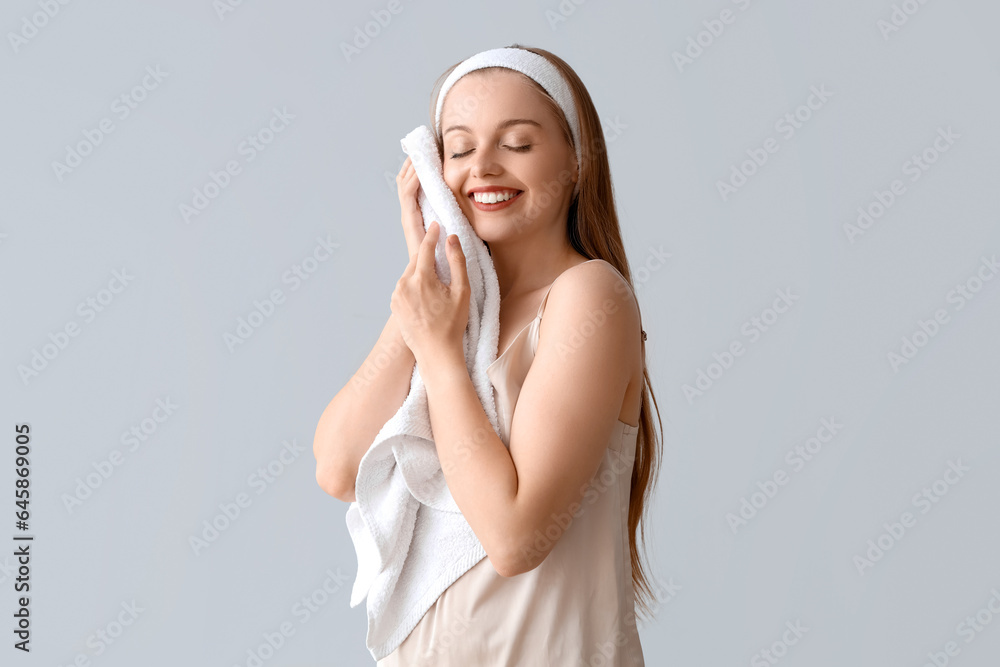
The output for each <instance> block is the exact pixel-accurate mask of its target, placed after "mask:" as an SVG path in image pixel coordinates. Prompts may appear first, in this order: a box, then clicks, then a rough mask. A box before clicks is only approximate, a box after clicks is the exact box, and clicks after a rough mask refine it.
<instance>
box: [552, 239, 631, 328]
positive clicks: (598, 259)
mask: <svg viewBox="0 0 1000 667" xmlns="http://www.w3.org/2000/svg"><path fill="white" fill-rule="evenodd" d="M587 262H605V263H607V265H608V266H610V267H611V268H612V269H614V271H615V273H617V274H618V275H619V276H621V279H622V282H624V283H625V284H626V285H628V286H629V289H630V290H631V291H632V298H633V299H635V305H636V308H637V309H638V306H639V297H637V296H636V294H635V290H634V289H633V288H632V286H631V285H629V284H628V281H627V280H625V276H624V275H622V272H621V271H619V270H618V269H617V268H615V265H614V264H612V263H611V262H608V261H607V260H605V259H602V258H600V257H596V258H594V259H588V260H587V261H585V262H580V264H586V263H587ZM559 275H562V274H561V273H560V274H559ZM556 280H559V276H556ZM555 284H556V281H555V280H553V281H552V285H555ZM552 285H549V289H547V290H545V296H543V297H542V302H541V303H540V304H538V313H537V314H536V315H535V317H536V318H537V317H541V316H542V311H543V310H545V302H546V301H548V299H549V292H550V291H551V290H552ZM638 310H639V330H640V331H642V340H643V343H645V341H646V331H645V330H644V329H643V328H642V310H641V309H638Z"/></svg>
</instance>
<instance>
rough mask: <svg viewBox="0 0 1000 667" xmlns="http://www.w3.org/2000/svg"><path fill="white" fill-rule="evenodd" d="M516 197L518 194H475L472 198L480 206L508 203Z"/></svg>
mask: <svg viewBox="0 0 1000 667" xmlns="http://www.w3.org/2000/svg"><path fill="white" fill-rule="evenodd" d="M515 195H517V193H516V192H473V193H472V198H473V199H475V200H476V201H477V202H479V203H480V204H496V203H497V202H501V201H507V200H508V199H510V198H511V197H513V196H515Z"/></svg>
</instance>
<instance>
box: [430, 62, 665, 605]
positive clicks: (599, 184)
mask: <svg viewBox="0 0 1000 667" xmlns="http://www.w3.org/2000/svg"><path fill="white" fill-rule="evenodd" d="M510 48H517V49H524V50H526V51H531V52H532V53H536V54H538V55H540V56H542V57H543V58H546V59H547V60H548V61H549V62H550V63H552V65H554V66H555V67H556V69H557V70H559V72H560V73H561V74H562V76H563V78H565V79H566V82H567V83H568V84H569V87H570V89H571V90H572V91H573V99H574V101H575V102H576V109H577V114H578V116H579V121H580V143H581V144H583V146H582V157H583V160H582V164H581V165H580V173H579V181H580V191H579V193H578V194H577V196H576V197H574V198H573V201H572V202H571V203H570V207H569V215H568V218H567V224H566V231H567V234H568V235H569V241H570V243H571V244H572V246H573V248H574V249H576V251H577V252H579V253H580V254H581V255H584V256H585V257H587V259H603V260H605V261H606V262H608V263H610V264H611V265H613V266H614V267H615V268H616V269H618V270H619V271H620V272H621V274H622V275H623V276H624V277H625V278H626V279H627V280H628V284H629V285H630V286H632V287H633V290H634V286H633V283H632V272H631V271H630V269H629V264H628V258H627V257H626V255H625V247H624V244H623V243H622V236H621V229H620V228H619V226H618V213H617V211H616V207H615V198H614V189H613V187H612V184H611V167H610V165H609V163H608V156H607V145H606V144H605V141H604V131H603V129H602V128H601V121H600V118H599V117H598V115H597V109H596V108H595V107H594V103H593V101H591V99H590V93H588V92H587V88H586V87H585V86H584V85H583V82H582V81H581V80H580V77H579V76H577V74H576V72H574V71H573V69H572V68H571V67H570V66H569V65H568V64H566V62H565V61H564V60H562V59H561V58H559V57H558V56H556V55H554V54H552V53H550V52H548V51H545V50H544V49H538V48H531V47H526V46H521V45H520V44H511V45H510ZM459 64H461V63H455V64H454V65H452V66H451V67H450V68H448V69H447V70H446V71H445V72H444V73H443V74H442V75H441V76H440V77H439V78H438V80H437V82H435V85H434V90H433V92H432V93H431V107H430V116H431V127H432V128H433V127H434V122H433V121H434V116H435V111H436V109H437V97H438V93H439V91H440V88H441V85H442V84H443V83H444V80H445V79H446V78H447V77H448V75H449V74H450V73H451V72H452V70H454V69H455V67H457V66H458V65H459ZM486 69H492V68H483V69H481V70H474V71H473V72H472V73H475V72H481V71H484V70H486ZM508 71H512V70H508ZM525 79H526V80H527V81H529V82H531V83H532V84H533V85H534V87H535V88H536V89H537V90H539V91H540V92H541V93H542V95H543V96H544V99H545V100H546V102H547V103H548V104H549V106H550V108H551V109H552V111H553V112H554V114H555V117H556V118H558V119H559V120H560V124H561V126H562V129H563V133H564V134H565V136H566V140H567V142H569V143H570V144H571V145H572V142H573V138H572V134H571V132H570V129H569V123H567V122H566V117H565V115H564V114H563V112H562V109H560V108H559V105H558V104H556V102H555V100H553V99H552V98H551V97H550V96H549V95H548V93H546V92H545V89H544V88H542V87H541V86H539V85H538V84H537V83H536V82H535V81H533V80H531V79H529V78H528V77H525ZM435 137H436V139H437V146H438V154H439V157H443V155H444V143H443V141H442V138H441V135H440V133H439V132H437V131H435ZM641 346H642V377H643V385H642V391H641V394H642V403H641V407H640V409H639V434H638V438H637V440H636V452H635V463H634V464H633V467H632V480H631V485H630V494H629V507H628V532H629V554H630V560H631V564H632V584H633V587H634V589H635V592H636V605H637V607H638V608H639V609H640V610H641V611H642V612H643V613H645V614H647V615H649V614H650V612H651V602H652V601H653V600H655V599H656V594H655V593H654V591H653V588H652V586H651V584H650V581H649V575H648V574H647V572H646V567H645V565H644V563H643V560H644V559H643V556H644V554H643V553H642V552H641V551H640V549H639V546H638V542H639V540H640V539H641V540H642V542H643V546H645V545H646V540H645V529H644V526H645V523H646V518H647V514H646V510H647V509H648V506H647V502H648V501H649V499H650V497H651V495H652V490H653V486H655V483H656V479H657V476H658V473H659V466H660V461H661V460H662V442H663V421H662V419H661V418H660V407H659V405H658V404H657V403H656V397H655V396H654V395H653V388H652V384H651V383H650V379H649V369H648V368H647V366H646V343H645V340H643V341H642V342H641ZM652 406H655V407H656V420H657V423H658V424H659V434H657V432H656V430H655V429H654V424H653V415H652V410H651V407H652Z"/></svg>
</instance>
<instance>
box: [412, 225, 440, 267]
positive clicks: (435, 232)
mask: <svg viewBox="0 0 1000 667" xmlns="http://www.w3.org/2000/svg"><path fill="white" fill-rule="evenodd" d="M440 232H441V226H440V225H439V224H438V222H437V221H436V220H434V221H431V224H430V226H429V227H428V229H427V233H426V234H425V235H424V239H423V241H421V243H420V249H419V250H417V267H416V270H417V271H419V272H421V273H424V272H430V274H431V275H437V274H436V273H434V248H435V246H436V245H437V240H438V236H439V235H440Z"/></svg>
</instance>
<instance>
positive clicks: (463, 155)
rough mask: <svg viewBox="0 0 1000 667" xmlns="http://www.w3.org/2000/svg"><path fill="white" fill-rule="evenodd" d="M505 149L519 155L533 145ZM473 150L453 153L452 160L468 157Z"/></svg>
mask: <svg viewBox="0 0 1000 667" xmlns="http://www.w3.org/2000/svg"><path fill="white" fill-rule="evenodd" d="M505 148H509V149H510V150H512V151H515V152H518V153H525V152H527V151H528V149H530V148H531V144H525V145H524V146H505ZM473 150H475V149H474V148H470V149H469V150H467V151H465V152H464V153H452V154H451V159H452V160H455V159H458V158H462V157H465V156H466V155H468V154H469V153H471V152H472V151H473Z"/></svg>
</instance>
